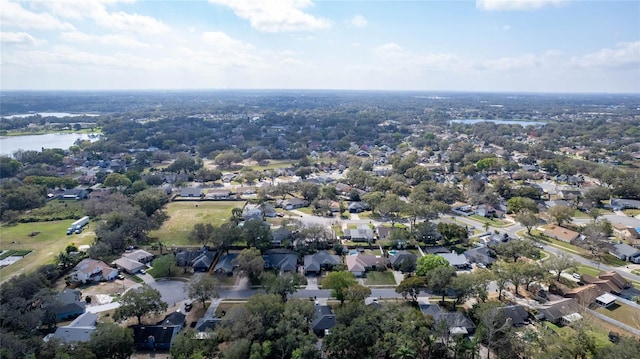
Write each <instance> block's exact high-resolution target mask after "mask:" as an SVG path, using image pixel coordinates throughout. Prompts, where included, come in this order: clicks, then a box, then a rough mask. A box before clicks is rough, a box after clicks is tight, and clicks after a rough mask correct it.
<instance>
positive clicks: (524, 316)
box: [500, 305, 529, 327]
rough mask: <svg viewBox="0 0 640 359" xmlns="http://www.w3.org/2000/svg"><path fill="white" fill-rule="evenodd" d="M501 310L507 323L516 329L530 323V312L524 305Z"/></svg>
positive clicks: (509, 306) (506, 307) (505, 307)
mask: <svg viewBox="0 0 640 359" xmlns="http://www.w3.org/2000/svg"><path fill="white" fill-rule="evenodd" d="M500 310H501V311H502V315H503V316H504V318H505V321H506V322H508V323H510V324H511V325H512V326H514V327H521V326H523V325H526V324H527V323H529V312H527V310H526V309H525V307H524V306H522V305H507V306H504V307H502V308H500Z"/></svg>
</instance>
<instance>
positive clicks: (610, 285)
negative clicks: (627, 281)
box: [580, 274, 622, 294]
mask: <svg viewBox="0 0 640 359" xmlns="http://www.w3.org/2000/svg"><path fill="white" fill-rule="evenodd" d="M580 280H581V281H582V282H583V283H585V284H595V285H597V286H598V288H600V290H601V291H602V292H604V293H614V294H620V293H621V292H622V288H621V287H620V286H618V285H617V284H616V283H615V282H614V281H612V280H610V279H608V278H596V277H594V276H592V275H590V274H583V275H582V276H581V277H580Z"/></svg>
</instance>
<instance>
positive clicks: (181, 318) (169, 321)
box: [158, 309, 187, 328]
mask: <svg viewBox="0 0 640 359" xmlns="http://www.w3.org/2000/svg"><path fill="white" fill-rule="evenodd" d="M186 318H187V316H186V315H185V314H184V313H182V312H180V309H178V310H177V311H175V312H173V313H171V314H168V315H167V316H165V317H164V319H162V320H161V321H159V322H158V325H162V326H172V325H177V326H179V327H180V328H184V325H185V323H186Z"/></svg>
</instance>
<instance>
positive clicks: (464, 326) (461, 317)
mask: <svg viewBox="0 0 640 359" xmlns="http://www.w3.org/2000/svg"><path fill="white" fill-rule="evenodd" d="M433 320H434V322H435V323H440V322H444V323H445V325H446V326H447V328H448V329H449V334H451V335H468V334H473V332H474V331H475V329H476V326H475V324H473V322H472V321H471V319H469V317H467V316H466V315H465V314H463V313H461V312H442V311H441V312H439V313H436V314H435V316H434V317H433Z"/></svg>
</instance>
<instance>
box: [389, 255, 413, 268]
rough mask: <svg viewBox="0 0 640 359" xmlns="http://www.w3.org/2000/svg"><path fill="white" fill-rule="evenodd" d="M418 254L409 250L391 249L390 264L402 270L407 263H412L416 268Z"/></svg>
mask: <svg viewBox="0 0 640 359" xmlns="http://www.w3.org/2000/svg"><path fill="white" fill-rule="evenodd" d="M417 260H418V256H416V255H415V254H413V253H411V252H409V251H395V252H394V251H391V252H389V265H391V268H393V270H402V268H403V266H406V265H407V264H406V263H410V264H412V267H411V268H415V264H416V261H417Z"/></svg>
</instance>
